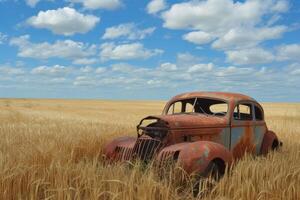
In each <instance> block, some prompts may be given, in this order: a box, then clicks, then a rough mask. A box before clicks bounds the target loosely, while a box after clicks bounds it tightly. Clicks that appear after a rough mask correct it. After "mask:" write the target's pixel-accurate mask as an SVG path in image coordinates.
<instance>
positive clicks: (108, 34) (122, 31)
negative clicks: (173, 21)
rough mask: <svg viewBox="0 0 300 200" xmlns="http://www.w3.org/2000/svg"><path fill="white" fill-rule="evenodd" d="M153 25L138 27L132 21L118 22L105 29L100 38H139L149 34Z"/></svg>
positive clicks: (152, 30) (153, 28) (152, 29)
mask: <svg viewBox="0 0 300 200" xmlns="http://www.w3.org/2000/svg"><path fill="white" fill-rule="evenodd" d="M154 30H155V27H150V28H146V29H139V28H138V27H137V26H136V25H135V24H134V23H126V24H119V25H117V26H112V27H109V28H106V29H105V33H104V35H103V36H102V39H116V38H126V39H129V40H141V39H144V38H145V37H147V36H148V35H151V34H152V33H153V32H154Z"/></svg>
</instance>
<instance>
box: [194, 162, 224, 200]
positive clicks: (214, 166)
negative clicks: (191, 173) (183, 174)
mask: <svg viewBox="0 0 300 200" xmlns="http://www.w3.org/2000/svg"><path fill="white" fill-rule="evenodd" d="M222 162H223V161H222V160H213V161H210V162H209V164H208V166H207V168H206V169H205V170H204V172H202V173H200V174H198V175H197V177H196V180H195V184H194V186H193V195H194V197H196V196H199V195H200V197H203V196H206V194H207V193H208V192H209V191H210V190H211V189H212V188H213V186H214V185H215V183H216V182H218V181H219V180H220V179H221V178H222V176H223V175H224V172H225V166H224V164H223V163H222ZM208 177H210V178H211V179H208V180H205V183H204V184H205V185H206V188H207V191H199V186H200V184H203V183H201V181H203V180H204V178H208ZM199 192H201V193H200V194H199Z"/></svg>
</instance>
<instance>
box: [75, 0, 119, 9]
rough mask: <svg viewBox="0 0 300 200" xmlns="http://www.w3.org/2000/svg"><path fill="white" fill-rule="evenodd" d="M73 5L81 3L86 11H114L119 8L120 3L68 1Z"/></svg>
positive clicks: (95, 0) (83, 0) (107, 0)
mask: <svg viewBox="0 0 300 200" xmlns="http://www.w3.org/2000/svg"><path fill="white" fill-rule="evenodd" d="M69 1H70V2H73V3H81V4H82V5H83V6H84V7H85V8H86V9H91V10H96V9H108V10H114V9H117V8H119V7H120V6H121V5H122V3H121V1H120V0H69Z"/></svg>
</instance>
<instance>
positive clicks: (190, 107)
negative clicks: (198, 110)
mask: <svg viewBox="0 0 300 200" xmlns="http://www.w3.org/2000/svg"><path fill="white" fill-rule="evenodd" d="M185 112H187V113H192V112H194V106H193V105H192V104H190V103H186V104H185Z"/></svg>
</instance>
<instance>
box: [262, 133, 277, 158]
mask: <svg viewBox="0 0 300 200" xmlns="http://www.w3.org/2000/svg"><path fill="white" fill-rule="evenodd" d="M276 141H277V142H278V144H277V146H279V145H282V143H281V142H279V140H278V138H277V136H276V134H275V133H274V132H273V131H267V132H266V133H265V135H264V139H263V142H262V145H261V149H260V153H261V154H262V155H266V154H267V153H268V152H269V151H270V150H271V149H272V145H273V143H274V142H276Z"/></svg>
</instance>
